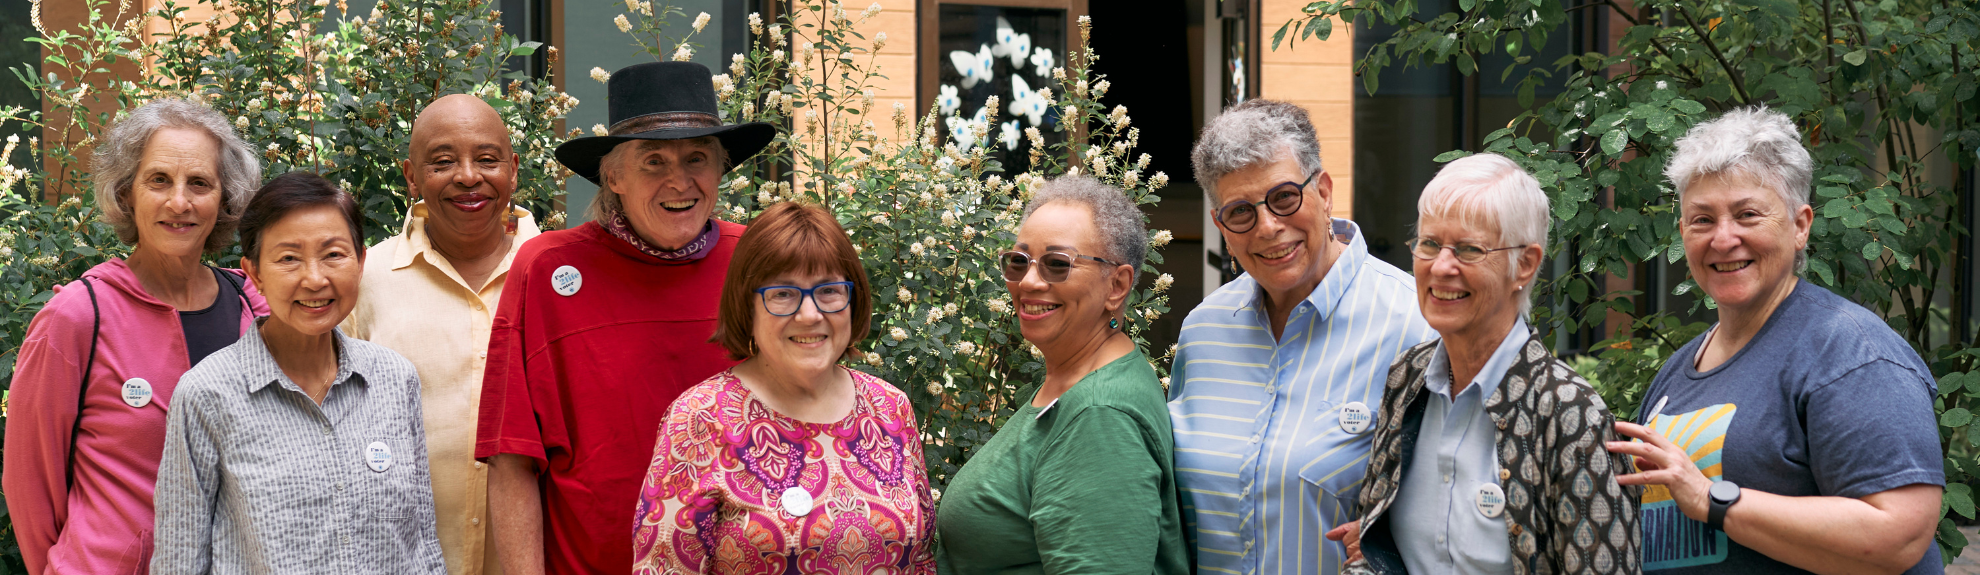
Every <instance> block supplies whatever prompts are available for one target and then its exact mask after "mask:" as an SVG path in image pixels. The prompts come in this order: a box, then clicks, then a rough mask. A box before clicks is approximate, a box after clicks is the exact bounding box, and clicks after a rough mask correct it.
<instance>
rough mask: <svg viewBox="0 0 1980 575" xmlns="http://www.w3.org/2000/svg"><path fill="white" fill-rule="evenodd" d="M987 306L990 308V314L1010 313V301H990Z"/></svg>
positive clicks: (1002, 299) (999, 299) (1000, 299)
mask: <svg viewBox="0 0 1980 575" xmlns="http://www.w3.org/2000/svg"><path fill="white" fill-rule="evenodd" d="M987 305H988V307H989V308H990V311H992V312H996V313H1000V314H1003V313H1011V300H1008V299H1004V298H997V299H993V300H990V303H989V304H987Z"/></svg>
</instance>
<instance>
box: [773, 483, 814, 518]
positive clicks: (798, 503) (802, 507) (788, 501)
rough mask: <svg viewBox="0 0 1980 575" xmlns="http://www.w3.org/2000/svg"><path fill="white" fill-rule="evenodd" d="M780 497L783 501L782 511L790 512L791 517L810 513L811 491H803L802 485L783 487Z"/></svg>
mask: <svg viewBox="0 0 1980 575" xmlns="http://www.w3.org/2000/svg"><path fill="white" fill-rule="evenodd" d="M781 499H782V500H783V502H784V512H785V513H789V514H791V516H792V517H804V516H806V515H810V514H811V503H812V502H811V492H808V491H805V490H804V488H803V487H792V488H790V489H785V490H784V496H783V497H782V498H781Z"/></svg>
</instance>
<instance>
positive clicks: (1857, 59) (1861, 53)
mask: <svg viewBox="0 0 1980 575" xmlns="http://www.w3.org/2000/svg"><path fill="white" fill-rule="evenodd" d="M1869 55H1870V53H1869V51H1868V50H1867V49H1865V48H1857V49H1856V51H1854V52H1850V53H1848V54H1843V61H1844V62H1849V65H1851V66H1862V65H1863V59H1864V57H1866V56H1869Z"/></svg>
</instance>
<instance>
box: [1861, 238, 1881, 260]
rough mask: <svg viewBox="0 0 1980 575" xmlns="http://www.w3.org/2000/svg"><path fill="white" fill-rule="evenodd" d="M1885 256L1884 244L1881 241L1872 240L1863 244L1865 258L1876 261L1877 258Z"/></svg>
mask: <svg viewBox="0 0 1980 575" xmlns="http://www.w3.org/2000/svg"><path fill="white" fill-rule="evenodd" d="M1883 256H1884V244H1882V243H1880V242H1870V243H1867V244H1864V245H1863V259H1866V260H1870V261H1873V262H1874V261H1877V258H1880V257H1883Z"/></svg>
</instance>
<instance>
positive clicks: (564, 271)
mask: <svg viewBox="0 0 1980 575" xmlns="http://www.w3.org/2000/svg"><path fill="white" fill-rule="evenodd" d="M583 288H584V274H581V273H578V270H577V268H574V267H571V266H562V267H559V268H557V271H555V272H552V273H551V274H550V289H553V290H556V291H557V295H560V296H565V297H570V296H571V295H573V294H576V293H577V292H578V290H579V289H583Z"/></svg>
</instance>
